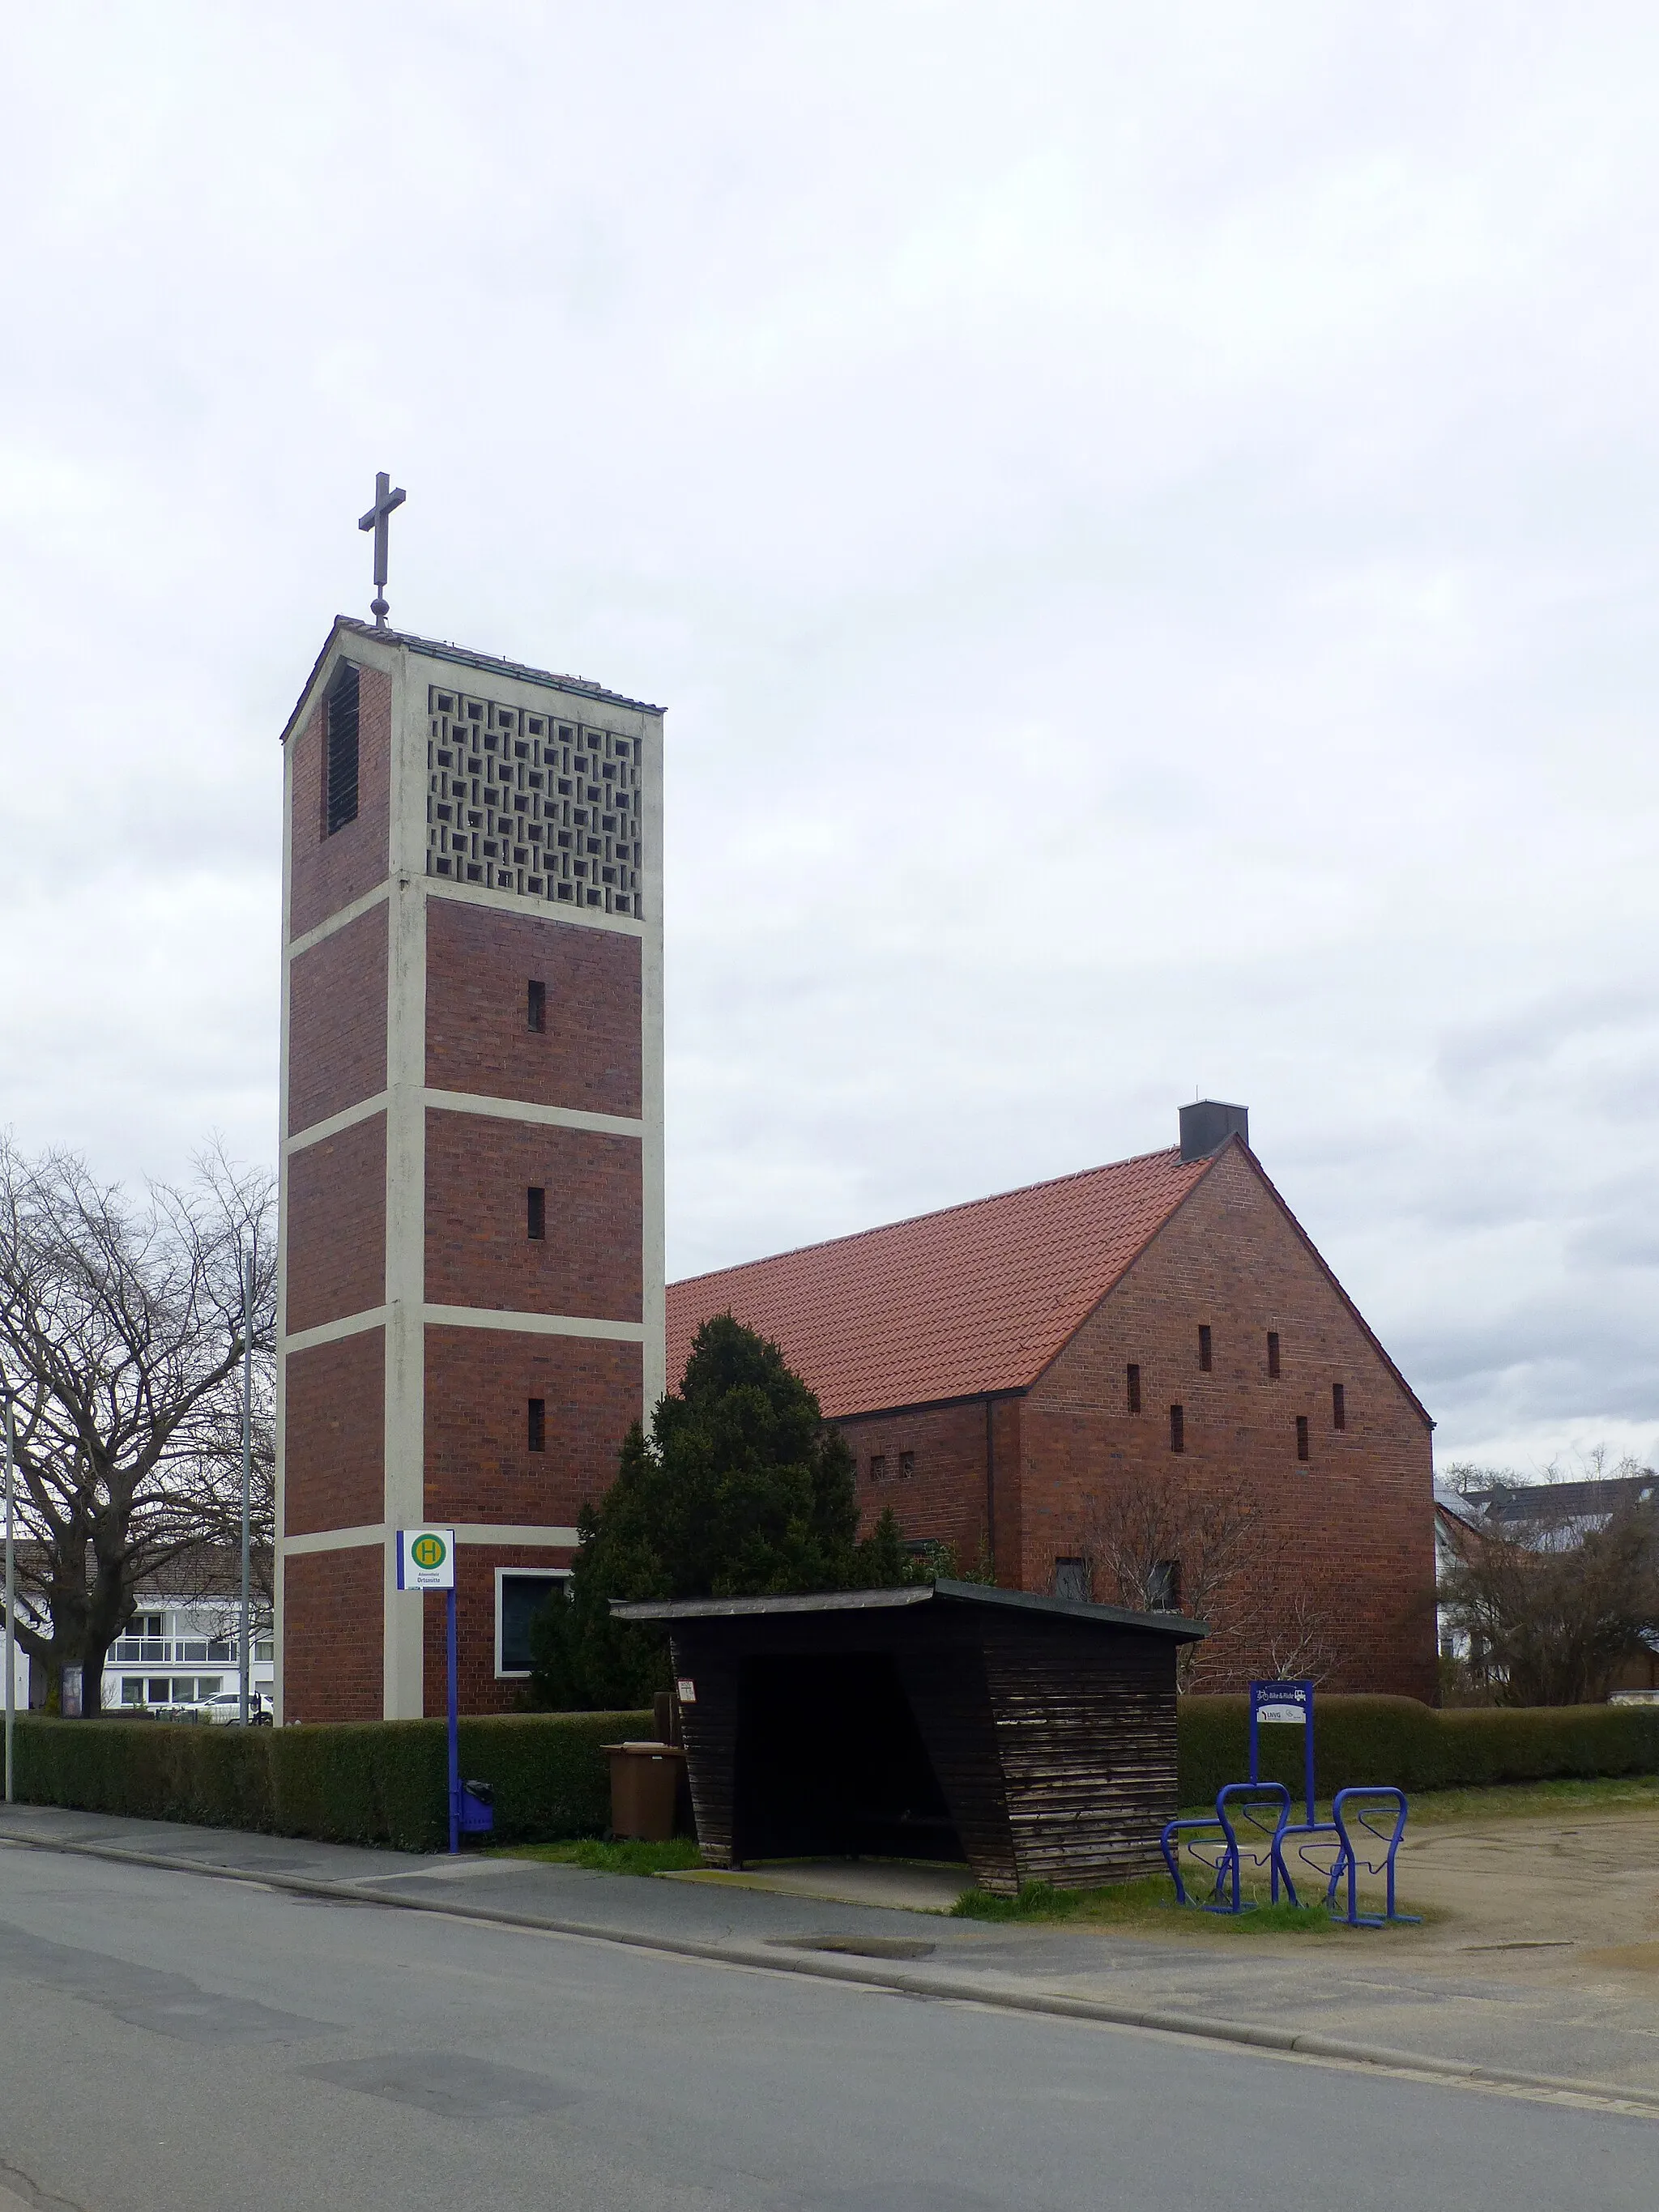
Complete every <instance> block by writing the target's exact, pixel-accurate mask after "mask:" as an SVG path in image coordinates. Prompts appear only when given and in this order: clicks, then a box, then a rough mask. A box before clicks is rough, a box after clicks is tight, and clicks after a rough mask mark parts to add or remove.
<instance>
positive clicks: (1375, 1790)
mask: <svg viewBox="0 0 1659 2212" xmlns="http://www.w3.org/2000/svg"><path fill="white" fill-rule="evenodd" d="M1263 1720H1266V1721H1268V1722H1287V1723H1300V1724H1301V1725H1302V1726H1303V1727H1304V1729H1305V1730H1306V1735H1305V1737H1304V1785H1305V1795H1306V1800H1307V1803H1306V1811H1307V1818H1306V1819H1305V1820H1297V1821H1294V1822H1293V1821H1292V1820H1291V1793H1290V1791H1289V1790H1287V1789H1286V1788H1285V1784H1283V1783H1282V1782H1263V1781H1262V1780H1261V1763H1260V1747H1259V1743H1258V1740H1257V1735H1256V1729H1257V1726H1258V1723H1260V1722H1261V1721H1263ZM1313 1727H1314V1686H1313V1684H1312V1683H1311V1682H1307V1681H1296V1682H1252V1683H1251V1685H1250V1778H1249V1781H1248V1782H1229V1783H1227V1784H1225V1785H1224V1787H1223V1788H1222V1789H1221V1790H1218V1792H1217V1795H1216V1801H1215V1813H1214V1815H1213V1817H1211V1816H1209V1815H1206V1816H1205V1817H1204V1818H1202V1819H1194V1820H1171V1821H1170V1823H1169V1825H1168V1826H1167V1827H1165V1829H1164V1832H1163V1833H1162V1835H1161V1836H1160V1837H1159V1838H1158V1848H1159V1849H1160V1850H1162V1852H1163V1854H1164V1865H1165V1866H1166V1867H1168V1869H1170V1880H1171V1881H1173V1882H1174V1884H1175V1893H1176V1904H1177V1905H1201V1906H1202V1909H1203V1910H1204V1911H1206V1912H1223V1913H1229V1914H1231V1913H1237V1912H1246V1911H1249V1910H1250V1908H1249V1905H1246V1904H1245V1903H1244V1901H1243V1893H1242V1889H1241V1887H1240V1861H1241V1859H1243V1858H1245V1857H1249V1858H1251V1859H1254V1860H1255V1861H1256V1862H1257V1863H1263V1862H1264V1853H1263V1851H1262V1850H1261V1844H1263V1843H1265V1844H1266V1846H1267V1849H1266V1853H1265V1863H1266V1864H1267V1867H1268V1869H1269V1875H1270V1893H1271V1895H1272V1898H1273V1903H1274V1904H1275V1905H1277V1904H1278V1902H1279V1890H1280V1887H1281V1886H1282V1887H1283V1889H1284V1892H1285V1896H1286V1897H1287V1898H1288V1899H1290V1902H1291V1904H1292V1905H1298V1904H1300V1902H1301V1899H1299V1898H1298V1897H1297V1893H1296V1884H1295V1882H1294V1881H1292V1880H1291V1870H1290V1868H1289V1867H1288V1866H1287V1865H1286V1863H1285V1847H1286V1845H1287V1844H1292V1843H1293V1844H1295V1845H1296V1850H1297V1857H1299V1858H1300V1859H1301V1860H1303V1862H1304V1863H1305V1864H1306V1865H1308V1866H1310V1867H1313V1868H1314V1869H1316V1871H1317V1873H1318V1875H1319V1877H1320V1879H1321V1881H1323V1882H1324V1884H1325V1905H1326V1908H1327V1910H1328V1911H1330V1912H1331V1913H1332V1915H1333V1917H1334V1918H1336V1919H1338V1920H1341V1921H1343V1922H1345V1923H1346V1925H1347V1926H1348V1927H1350V1928H1382V1927H1384V1926H1386V1925H1387V1923H1389V1921H1407V1922H1411V1923H1416V1922H1417V1919H1418V1916H1417V1915H1416V1914H1415V1913H1413V1912H1398V1911H1395V1890H1394V1865H1395V1854H1396V1853H1397V1852H1398V1850H1399V1849H1400V1839H1401V1837H1402V1836H1403V1835H1404V1834H1405V1832H1406V1794H1405V1792H1404V1790H1396V1789H1395V1788H1394V1787H1393V1785H1392V1784H1386V1783H1376V1784H1354V1785H1353V1786H1352V1787H1351V1788H1349V1789H1346V1790H1338V1791H1337V1793H1336V1800H1335V1802H1334V1804H1333V1806H1332V1808H1331V1815H1332V1817H1331V1818H1330V1819H1329V1820H1318V1819H1316V1817H1315V1803H1314V1734H1313ZM1268 1806H1272V1807H1273V1808H1274V1809H1275V1812H1276V1814H1277V1818H1276V1819H1275V1820H1274V1822H1273V1827H1272V1830H1271V1832H1270V1831H1269V1830H1268V1828H1267V1824H1266V1822H1265V1821H1264V1820H1261V1818H1259V1817H1258V1814H1257V1812H1256V1811H1255V1810H1254V1809H1253V1808H1262V1809H1265V1808H1267V1807H1268ZM1241 1828H1242V1829H1243V1830H1244V1831H1246V1833H1244V1834H1243V1835H1241V1832H1240V1831H1241ZM1182 1838H1186V1839H1187V1840H1186V1844H1185V1848H1186V1850H1187V1851H1188V1855H1189V1856H1190V1857H1192V1858H1194V1859H1195V1860H1196V1861H1197V1863H1199V1864H1200V1866H1202V1867H1205V1868H1206V1869H1212V1870H1213V1872H1214V1875H1215V1881H1214V1885H1213V1887H1212V1889H1211V1891H1210V1896H1209V1900H1208V1902H1207V1903H1206V1902H1205V1901H1204V1900H1203V1899H1197V1898H1189V1897H1188V1894H1187V1887H1186V1885H1185V1883H1184V1882H1183V1881H1182V1878H1181V1853H1182ZM1329 1841H1334V1843H1335V1845H1336V1856H1335V1857H1334V1860H1333V1862H1332V1863H1331V1864H1330V1865H1329V1866H1328V1867H1327V1866H1325V1865H1323V1864H1322V1863H1320V1861H1318V1860H1317V1859H1316V1858H1314V1857H1312V1856H1311V1851H1310V1846H1311V1847H1312V1849H1313V1850H1318V1849H1320V1848H1321V1847H1322V1844H1326V1843H1328V1842H1329ZM1362 1844H1363V1845H1364V1850H1363V1851H1362V1850H1361V1849H1360V1846H1361V1845H1362ZM1253 1846H1254V1848H1253ZM1379 1846H1380V1849H1381V1856H1380V1857H1370V1856H1368V1854H1369V1853H1370V1851H1371V1850H1373V1849H1374V1848H1375V1847H1379ZM1211 1849H1213V1854H1214V1855H1213V1856H1208V1855H1207V1854H1208V1851H1209V1850H1211ZM1362 1866H1363V1867H1364V1869H1365V1871H1366V1872H1367V1873H1368V1874H1382V1875H1386V1876H1387V1880H1388V1910H1387V1911H1386V1912H1384V1913H1383V1914H1381V1915H1378V1914H1376V1913H1364V1912H1361V1911H1360V1910H1359V1904H1358V1874H1359V1869H1360V1868H1361V1867H1362ZM1345 1882H1346V1887H1347V1908H1348V1909H1347V1911H1346V1913H1342V1912H1339V1911H1336V1905H1335V1900H1336V1895H1337V1892H1338V1890H1339V1888H1340V1887H1342V1885H1343V1884H1344V1883H1345ZM1230 1888H1231V1903H1228V1902H1227V1901H1226V1900H1227V1895H1228V1891H1229V1889H1230Z"/></svg>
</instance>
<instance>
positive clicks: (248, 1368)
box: [236, 1252, 253, 1728]
mask: <svg viewBox="0 0 1659 2212" xmlns="http://www.w3.org/2000/svg"><path fill="white" fill-rule="evenodd" d="M241 1256H242V1270H241V1273H242V1624H241V1627H242V1632H241V1636H240V1639H239V1641H238V1644H237V1647H236V1649H237V1653H238V1656H239V1657H240V1661H241V1666H240V1672H239V1675H238V1685H239V1688H240V1698H239V1699H238V1704H237V1712H238V1716H239V1717H240V1721H241V1723H242V1726H243V1727H244V1728H246V1726H247V1692H248V1675H249V1668H248V1661H249V1658H250V1656H251V1654H250V1652H249V1650H248V1640H247V1637H248V1555H249V1551H250V1548H251V1545H252V1489H253V1255H252V1252H249V1253H246V1254H244V1255H241Z"/></svg>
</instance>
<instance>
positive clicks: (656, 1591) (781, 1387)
mask: <svg viewBox="0 0 1659 2212" xmlns="http://www.w3.org/2000/svg"><path fill="white" fill-rule="evenodd" d="M579 1526H580V1530H581V1543H580V1549H579V1550H578V1552H577V1553H576V1558H575V1562H574V1568H573V1571H572V1575H571V1582H570V1587H569V1593H568V1596H563V1595H562V1596H559V1597H556V1598H554V1599H552V1600H550V1601H549V1603H548V1604H547V1606H545V1607H544V1608H543V1611H542V1613H541V1614H540V1616H539V1618H538V1620H537V1623H536V1626H535V1652H536V1661H537V1664H536V1671H535V1674H534V1677H533V1679H532V1696H533V1697H534V1698H535V1699H536V1702H537V1703H538V1704H539V1705H547V1706H552V1707H555V1708H561V1709H565V1710H603V1709H605V1708H617V1707H626V1706H631V1705H638V1704H640V1703H641V1702H642V1701H643V1700H644V1699H647V1698H648V1697H649V1696H650V1695H651V1693H652V1692H653V1691H656V1690H659V1689H665V1688H666V1687H667V1686H668V1646H667V1639H666V1638H665V1636H664V1635H663V1634H662V1632H660V1631H659V1630H658V1629H655V1628H647V1627H644V1626H635V1625H632V1624H630V1623H628V1622H624V1621H617V1620H613V1619H612V1618H611V1610H610V1601H611V1599H612V1598H647V1597H655V1598H684V1597H769V1596H781V1595H798V1594H803V1593H805V1592H809V1591H813V1590H834V1589H884V1588H891V1587H894V1586H896V1585H898V1584H900V1583H906V1582H911V1581H915V1580H916V1579H919V1577H920V1576H921V1570H920V1569H919V1568H918V1567H917V1566H916V1565H915V1562H914V1561H913V1560H912V1559H910V1558H909V1556H908V1553H907V1552H906V1551H905V1548H904V1544H903V1541H902V1537H901V1536H900V1534H899V1528H898V1523H897V1522H896V1520H895V1519H894V1517H893V1515H892V1511H891V1510H890V1509H889V1510H887V1511H886V1512H884V1514H883V1515H882V1516H881V1519H880V1520H879V1522H878V1523H877V1525H876V1527H875V1528H874V1530H873V1531H872V1534H871V1535H870V1536H868V1537H867V1538H866V1539H865V1541H863V1542H861V1543H860V1541H858V1503H857V1498H856V1495H855V1492H854V1467H853V1458H852V1455H851V1453H850V1452H849V1451H848V1449H847V1446H846V1444H845V1443H843V1441H842V1437H841V1434H840V1432H839V1431H838V1430H836V1428H834V1427H833V1426H830V1425H828V1424H826V1422H825V1421H824V1419H823V1413H822V1412H821V1411H820V1409H819V1406H818V1401H817V1399H816V1398H815V1397H814V1396H813V1395H812V1393H811V1390H809V1389H808V1388H807V1386H806V1384H805V1383H804V1382H803V1381H802V1380H801V1378H800V1376H799V1375H796V1374H795V1373H793V1371H792V1370H791V1369H790V1367H789V1366H788V1364H787V1362H786V1361H785V1359H784V1357H783V1354H782V1353H781V1352H780V1351H779V1349H778V1347H777V1346H776V1345H775V1344H769V1343H768V1342H767V1341H766V1340H765V1339H764V1338H763V1337H761V1336H758V1335H757V1334H756V1333H755V1331H754V1330H753V1329H750V1328H744V1326H743V1324H742V1323H741V1322H737V1321H734V1320H733V1319H732V1316H731V1315H729V1314H721V1315H718V1316H715V1318H714V1319H713V1320H712V1321H708V1322H704V1324H703V1326H702V1328H700V1329H699V1330H698V1332H697V1334H696V1340H694V1342H693V1345H692V1347H691V1356H690V1359H689V1360H688V1361H687V1363H686V1369H685V1376H684V1381H683V1382H682V1383H681V1385H680V1388H679V1389H678V1391H671V1392H670V1393H669V1394H668V1395H667V1396H665V1398H664V1399H662V1401H660V1403H659V1405H658V1407H657V1409H656V1412H655V1413H654V1415H653V1419H652V1423H651V1434H650V1436H649V1437H647V1436H646V1434H645V1431H644V1430H643V1429H642V1428H641V1426H640V1425H638V1424H637V1423H636V1424H635V1426H634V1427H633V1428H632V1429H631V1430H630V1431H629V1434H628V1437H627V1439H626V1441H625V1442H624V1443H623V1448H622V1455H621V1459H620V1462H619V1465H618V1468H617V1479H616V1481H615V1482H614V1483H613V1484H612V1485H611V1489H610V1490H609V1491H608V1492H606V1494H605V1498H603V1499H602V1500H601V1501H600V1503H599V1504H598V1505H597V1506H593V1505H586V1506H584V1508H583V1509H582V1513H581V1516H580V1522H579Z"/></svg>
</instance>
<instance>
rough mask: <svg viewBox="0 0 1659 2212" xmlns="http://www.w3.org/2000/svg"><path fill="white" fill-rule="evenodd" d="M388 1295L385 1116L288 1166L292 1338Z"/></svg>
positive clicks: (323, 1141)
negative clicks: (303, 1330) (305, 1330)
mask: <svg viewBox="0 0 1659 2212" xmlns="http://www.w3.org/2000/svg"><path fill="white" fill-rule="evenodd" d="M385 1296H386V1115H384V1114H375V1115H371V1116H370V1117H369V1119H368V1121H358V1122H355V1123H354V1124H353V1126H352V1127H350V1128H349V1129H343V1130H342V1131H341V1132H340V1133H339V1135H338V1136H337V1137H325V1138H323V1139H321V1140H320V1141H319V1143H317V1144H314V1145H307V1146H306V1147H305V1149H304V1150H303V1151H302V1152H295V1154H294V1156H293V1158H291V1159H290V1160H289V1164H288V1329H289V1334H290V1335H298V1334H299V1333H300V1332H301V1330H302V1329H307V1328H317V1327H319V1325H320V1324H321V1323H322V1322H328V1321H343V1319H344V1318H345V1317H346V1316H347V1315H348V1314H356V1313H365V1312H367V1311H368V1310H369V1309H370V1308H372V1307H374V1306H378V1305H380V1304H381V1303H382V1302H383V1300H384V1298H385Z"/></svg>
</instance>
